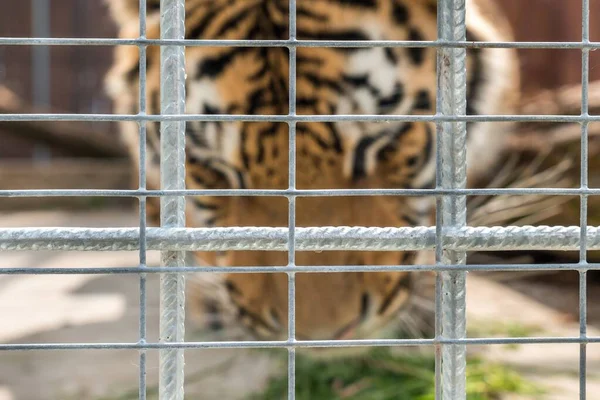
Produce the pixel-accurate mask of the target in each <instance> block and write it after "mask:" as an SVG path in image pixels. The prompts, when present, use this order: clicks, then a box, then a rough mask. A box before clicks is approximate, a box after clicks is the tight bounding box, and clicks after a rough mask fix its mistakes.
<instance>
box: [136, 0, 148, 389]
mask: <svg viewBox="0 0 600 400" xmlns="http://www.w3.org/2000/svg"><path fill="white" fill-rule="evenodd" d="M139 7H140V10H139V18H140V35H139V36H140V38H141V39H145V38H146V0H140V2H139ZM138 51H139V56H140V61H139V70H140V76H139V80H140V84H139V96H140V98H139V106H140V109H139V114H140V115H146V112H147V107H146V87H147V85H146V59H147V57H146V56H147V52H146V46H145V45H140V46H139V47H138ZM139 141H140V147H139V152H140V160H139V182H138V186H139V188H140V190H145V189H146V122H145V121H139ZM139 217H140V267H141V268H146V267H147V262H146V196H142V197H140V199H139ZM147 308H148V307H147V295H146V274H145V273H141V274H140V321H139V335H140V338H139V342H140V343H141V344H145V343H146V311H147ZM139 374H140V376H139V399H140V400H146V392H147V390H146V386H147V385H146V350H144V349H142V350H140V370H139Z"/></svg>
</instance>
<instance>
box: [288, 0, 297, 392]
mask: <svg viewBox="0 0 600 400" xmlns="http://www.w3.org/2000/svg"><path fill="white" fill-rule="evenodd" d="M289 13H290V16H289V40H290V41H291V42H294V41H295V40H296V0H289ZM288 51H289V63H290V65H289V93H288V116H290V117H294V116H295V115H296V83H297V82H296V47H289V48H288ZM288 137H289V139H288V140H289V151H288V162H289V167H288V188H289V189H290V190H296V123H295V122H293V121H292V122H289V123H288ZM288 203H289V207H288V229H289V232H288V267H291V268H293V267H295V266H296V197H295V196H294V195H292V196H290V197H288ZM287 275H288V340H289V341H290V342H294V341H296V273H295V272H288V273H287ZM295 398H296V348H295V347H294V346H290V347H288V400H294V399H295Z"/></svg>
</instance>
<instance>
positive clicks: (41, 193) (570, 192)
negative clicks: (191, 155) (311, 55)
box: [0, 188, 600, 197]
mask: <svg viewBox="0 0 600 400" xmlns="http://www.w3.org/2000/svg"><path fill="white" fill-rule="evenodd" d="M528 194H538V195H546V196H579V195H582V194H585V195H590V196H597V195H600V189H584V190H582V189H568V188H565V189H561V188H536V189H517V188H515V189H513V188H509V189H330V190H316V189H315V190H305V189H296V190H291V189H281V190H279V189H237V190H234V189H206V190H191V189H190V190H103V189H98V190H94V189H83V190H77V189H71V190H69V189H66V190H52V189H41V190H0V197H75V196H87V197H139V196H153V197H164V196H233V197H239V196H265V197H266V196H296V197H325V196H327V197H335V196H440V195H449V196H451V195H457V196H462V195H464V196H477V195H479V196H500V195H528Z"/></svg>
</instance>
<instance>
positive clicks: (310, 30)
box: [107, 0, 519, 339]
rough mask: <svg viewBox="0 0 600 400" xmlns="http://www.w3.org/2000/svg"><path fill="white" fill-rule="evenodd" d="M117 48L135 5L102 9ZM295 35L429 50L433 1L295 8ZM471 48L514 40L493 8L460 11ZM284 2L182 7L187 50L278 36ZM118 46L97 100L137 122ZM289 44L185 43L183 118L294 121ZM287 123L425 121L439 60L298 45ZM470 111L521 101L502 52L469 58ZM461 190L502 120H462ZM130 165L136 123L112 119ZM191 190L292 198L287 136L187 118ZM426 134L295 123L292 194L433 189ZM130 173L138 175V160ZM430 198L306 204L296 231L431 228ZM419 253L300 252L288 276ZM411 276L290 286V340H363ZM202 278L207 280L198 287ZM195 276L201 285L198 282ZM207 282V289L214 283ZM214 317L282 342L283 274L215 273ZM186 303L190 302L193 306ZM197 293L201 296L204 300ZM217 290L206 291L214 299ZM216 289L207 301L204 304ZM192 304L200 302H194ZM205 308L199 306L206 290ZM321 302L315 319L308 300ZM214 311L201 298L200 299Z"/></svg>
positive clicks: (262, 126)
mask: <svg viewBox="0 0 600 400" xmlns="http://www.w3.org/2000/svg"><path fill="white" fill-rule="evenodd" d="M108 1H109V3H110V6H111V9H112V11H113V15H114V16H115V20H116V21H117V23H118V24H119V26H120V36H121V37H137V35H138V20H137V7H136V3H137V1H136V0H131V1H128V0H108ZM297 3H298V4H297V38H298V39H310V40H328V39H330V40H435V39H436V36H437V28H436V1H434V0H429V1H428V0H298V1H297ZM467 3H468V11H467V14H468V15H467V30H468V37H469V39H470V40H485V41H502V40H510V39H511V35H510V32H509V30H508V28H507V24H506V22H505V21H504V19H503V16H502V14H501V13H500V12H499V10H497V9H496V8H495V6H494V4H493V3H492V2H491V1H488V0H467ZM148 4H149V8H148V37H150V38H157V37H158V36H159V14H158V10H157V8H156V6H157V1H149V2H148ZM288 17H289V9H288V1H287V0H188V1H187V2H186V32H187V33H186V35H187V38H188V39H256V40H260V39H264V40H266V39H288V37H289V35H288V33H289V26H288ZM137 53H138V52H137V49H136V48H135V47H127V46H123V47H121V48H119V49H117V50H116V53H115V63H114V66H113V68H112V70H111V71H110V73H109V75H108V79H107V88H108V91H109V93H110V95H111V96H112V98H113V99H114V101H115V107H116V108H115V111H116V112H118V113H136V112H138V106H137V104H138V103H137V95H138V72H139V68H138V62H139V60H138V54H137ZM289 69H290V65H289V54H288V50H287V48H278V47H271V48H265V47H263V48H260V47H257V48H246V47H226V48H225V47H188V48H187V50H186V70H187V77H188V78H187V85H186V88H187V112H188V113H194V114H253V115H255V114H261V115H287V114H288V113H289V111H290V110H289V101H288V97H289V89H290V87H289ZM147 71H148V91H147V92H148V105H149V110H148V112H149V113H156V114H157V113H159V112H160V109H159V99H160V94H159V49H158V48H156V47H150V48H148V65H147ZM296 71H297V80H296V112H297V114H298V115H324V114H380V115H394V114H425V115H427V114H429V115H430V114H433V113H435V104H436V90H435V89H436V50H435V49H433V48H298V50H297V62H296ZM467 72H468V113H470V114H505V113H511V112H512V111H513V105H514V104H515V103H516V100H517V99H518V92H517V88H518V86H519V78H518V71H517V61H516V54H515V52H514V51H513V50H507V49H476V50H469V53H468V63H467ZM468 128H469V139H468V140H469V143H468V146H469V147H468V166H469V169H468V173H469V177H470V179H472V178H478V177H481V176H483V175H485V174H488V173H489V171H490V168H491V166H492V165H493V163H494V161H495V159H496V155H495V152H494V150H493V149H494V147H496V146H501V145H502V139H503V136H504V135H503V132H505V131H506V130H507V129H508V126H507V124H498V123H479V124H469V127H468ZM122 131H123V136H124V138H125V141H126V143H127V145H128V146H129V147H130V148H131V154H132V156H133V158H134V160H135V161H136V162H137V160H138V158H137V157H138V156H137V154H138V147H139V144H138V133H137V126H136V125H135V124H132V123H122ZM186 132H187V138H186V141H187V142H186V148H187V164H186V168H187V170H186V171H187V173H186V175H187V187H188V188H202V189H204V188H230V189H240V188H261V189H284V188H287V187H288V183H289V176H288V162H289V139H288V136H289V134H288V125H287V124H285V123H271V122H252V123H250V122H189V123H187V127H186ZM435 136H436V130H435V125H433V124H431V123H415V122H413V123H404V122H390V123H365V122H339V123H327V122H311V123H298V124H297V127H296V186H297V187H298V188H301V189H340V188H430V187H432V186H433V185H434V182H435V151H436V148H435V142H436V139H435ZM159 141H160V138H159V124H158V123H156V124H149V126H148V156H149V157H148V161H149V164H148V168H149V169H148V171H149V173H148V179H149V181H148V186H149V187H151V188H156V187H158V185H159V181H158V160H159V154H158V152H159ZM136 165H137V164H136ZM431 205H432V202H431V199H429V200H428V199H421V198H394V197H368V198H356V197H353V198H339V197H337V198H317V197H315V198H302V199H299V200H298V204H297V213H296V219H297V224H298V226H324V225H338V226H339V225H360V226H414V225H428V224H429V223H430V222H431V220H430V218H431ZM187 212H188V220H189V224H190V225H192V226H251V225H255V226H286V225H287V221H288V205H287V201H286V200H285V199H277V198H266V199H265V198H243V197H238V198H223V197H209V196H207V197H202V198H193V199H189V206H188V209H187ZM422 257H429V255H427V254H413V253H400V254H399V253H362V252H358V253H357V252H346V253H343V252H340V253H332V252H326V253H312V254H305V253H299V254H298V256H297V260H296V262H297V263H298V264H299V265H314V264H321V265H339V264H389V265H395V264H398V263H415V262H422V261H423V260H424V259H423V258H422ZM199 258H200V259H202V260H204V261H205V262H208V263H210V264H214V263H218V264H227V265H285V264H286V262H287V261H286V258H285V254H279V253H266V252H234V253H231V254H225V255H223V256H222V257H219V258H218V259H217V258H215V255H214V254H201V255H199ZM419 276H420V275H417V274H406V273H400V272H389V273H372V274H361V273H346V274H299V275H297V278H296V279H297V282H296V283H297V314H296V323H297V332H298V336H299V337H304V338H310V339H324V338H331V337H346V336H354V337H373V336H378V335H380V334H382V333H381V332H382V328H383V327H385V326H386V325H389V322H390V321H392V320H395V319H396V317H397V316H398V315H399V311H400V310H402V309H406V310H408V308H407V305H409V304H410V303H411V302H410V299H411V298H412V295H413V294H414V293H413V292H414V287H415V285H414V282H415V281H416V280H417V279H418V278H419ZM206 279H208V278H206ZM206 279H205V282H208V280H206ZM214 279H216V280H217V282H218V284H215V282H216V281H215V280H214ZM214 279H213V280H212V281H210V284H208V286H206V287H212V288H213V289H214V288H219V290H220V291H221V294H220V295H214V296H213V298H219V299H220V300H219V301H218V302H217V303H218V304H219V307H225V308H227V307H228V309H229V310H230V311H231V315H233V319H234V320H235V321H237V322H240V321H241V322H242V324H243V325H244V326H246V327H247V328H248V329H250V331H252V332H253V333H254V334H255V336H257V337H259V338H281V337H284V336H285V334H286V326H287V323H286V321H287V303H286V299H287V297H286V296H287V295H286V293H287V292H286V290H287V289H286V288H287V278H286V276H285V275H282V276H271V275H255V276H247V275H239V274H233V275H232V276H227V275H223V276H219V277H215V278H214ZM199 292H200V291H192V294H191V299H192V300H193V302H196V303H197V302H198V301H199V300H197V299H196V297H197V296H196V294H198V293H199ZM204 292H205V293H203V296H206V295H207V292H211V290H208V289H205V290H204ZM213 292H214V291H213ZM211 293H212V292H211ZM195 296H196V297H195ZM208 297H210V294H208ZM311 299H312V300H313V301H318V303H317V304H318V306H316V308H315V304H314V302H313V301H311ZM206 303H210V299H209V300H206Z"/></svg>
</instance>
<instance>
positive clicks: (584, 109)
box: [579, 0, 590, 400]
mask: <svg viewBox="0 0 600 400" xmlns="http://www.w3.org/2000/svg"><path fill="white" fill-rule="evenodd" d="M581 7H582V12H581V25H582V28H581V39H582V43H589V41H590V1H589V0H583V1H582V3H581ZM589 84H590V51H589V49H582V51H581V115H582V116H587V115H589ZM588 136H589V123H588V122H583V123H582V124H581V177H580V186H581V188H582V189H586V188H587V187H588V183H589V182H588V181H589V180H588V175H589V163H588V157H589V155H588ZM579 201H580V204H579V206H580V209H579V217H580V221H579V224H580V227H581V233H580V234H581V238H580V240H579V243H580V248H579V263H580V264H583V265H585V264H587V240H586V236H587V234H588V232H587V220H588V196H587V195H585V194H581V195H580V196H579ZM579 335H580V336H581V337H582V338H585V337H586V336H587V272H586V271H581V272H580V273H579ZM579 398H580V400H585V399H586V398H587V346H586V344H585V343H581V344H580V346H579Z"/></svg>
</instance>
